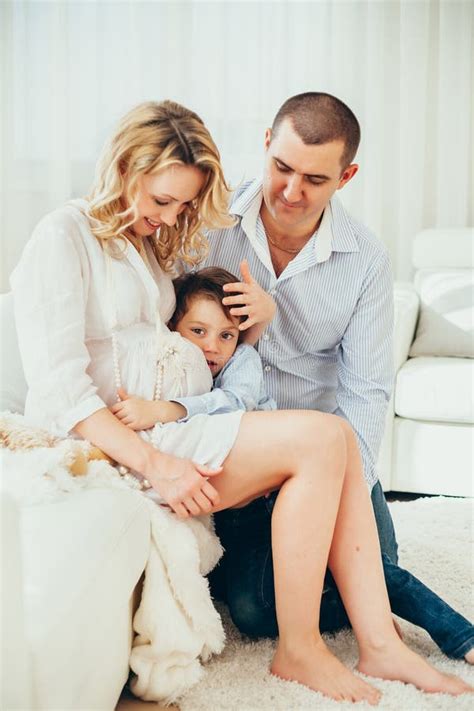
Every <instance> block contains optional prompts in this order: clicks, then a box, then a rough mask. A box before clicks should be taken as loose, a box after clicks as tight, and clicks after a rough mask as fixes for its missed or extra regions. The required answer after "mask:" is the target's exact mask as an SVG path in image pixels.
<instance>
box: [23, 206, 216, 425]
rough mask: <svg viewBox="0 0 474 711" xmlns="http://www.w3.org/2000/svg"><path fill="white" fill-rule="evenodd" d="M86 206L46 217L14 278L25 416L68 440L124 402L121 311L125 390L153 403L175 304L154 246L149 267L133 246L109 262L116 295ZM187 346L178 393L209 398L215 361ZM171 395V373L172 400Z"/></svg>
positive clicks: (186, 343) (165, 384)
mask: <svg viewBox="0 0 474 711" xmlns="http://www.w3.org/2000/svg"><path fill="white" fill-rule="evenodd" d="M87 207H88V204H87V202H85V201H84V200H74V201H71V202H70V203H68V204H67V205H66V206H65V207H63V208H60V209H59V210H56V211H55V212H52V213H51V214H49V215H47V216H46V217H44V218H43V219H42V220H41V221H40V222H39V224H38V225H37V227H36V228H35V230H34V232H33V235H32V237H31V239H30V240H29V242H28V243H27V245H26V247H25V249H24V252H23V254H22V257H21V259H20V262H19V264H18V266H17V267H16V269H15V270H14V272H13V274H12V277H11V284H12V289H13V294H14V304H15V321H16V327H17V332H18V342H19V348H20V354H21V358H22V363H23V368H24V371H25V377H26V381H27V384H28V393H27V398H26V404H25V415H26V417H27V418H28V420H29V421H30V422H31V423H32V424H36V425H37V426H41V427H44V428H46V429H48V430H49V431H51V432H53V433H54V434H57V435H59V436H65V435H66V434H68V433H69V432H70V430H72V429H73V428H74V426H75V425H76V424H77V423H78V422H80V421H81V420H83V419H85V418H86V417H88V416H89V415H92V414H93V413H94V412H96V411H97V410H100V409H102V408H104V407H109V406H110V405H112V404H113V403H114V402H116V400H117V393H116V384H115V379H114V368H113V357H112V339H111V333H112V322H111V320H112V313H113V312H115V314H116V332H117V344H118V359H119V369H120V375H121V381H122V385H123V387H124V388H125V389H126V390H127V392H129V393H130V394H133V395H137V396H139V397H143V398H146V399H152V398H153V396H154V387H155V381H156V352H157V318H158V319H159V322H160V323H166V322H167V321H168V320H169V318H170V317H171V315H172V313H173V310H174V307H175V295H174V289H173V284H172V281H171V278H170V276H169V275H167V274H165V273H164V272H163V271H162V270H161V268H160V266H159V264H158V262H157V260H156V258H155V256H154V254H153V251H152V249H151V245H149V244H148V241H147V240H144V247H145V249H146V252H147V256H148V262H149V268H148V267H147V266H146V264H145V262H144V260H143V259H142V257H141V256H140V255H139V253H138V252H137V250H136V249H135V247H133V245H132V244H130V243H129V242H127V244H126V245H125V247H124V251H123V255H122V257H121V258H112V259H110V260H109V264H110V269H111V272H112V277H113V282H114V285H115V286H114V289H113V290H112V291H113V292H114V293H113V294H111V293H110V292H111V290H110V289H109V288H108V279H107V266H106V265H107V258H106V255H105V253H104V251H103V249H102V246H101V244H100V242H99V240H98V239H97V238H96V237H95V236H94V235H93V234H92V232H91V230H90V223H89V218H88V217H87V215H86V211H87ZM111 299H113V300H114V307H113V309H112V308H111ZM163 329H165V330H167V329H166V328H165V327H163ZM182 341H183V348H184V350H185V351H186V353H187V356H188V360H190V361H193V367H192V368H189V369H188V371H189V372H188V373H187V375H186V378H187V381H186V385H185V387H184V391H183V392H182V393H179V394H187V395H194V394H202V393H203V392H207V391H208V390H209V389H210V387H211V385H212V376H211V374H210V371H209V368H208V366H207V363H206V360H205V358H204V356H203V354H202V352H201V351H200V349H199V348H197V347H196V346H195V345H194V344H192V343H191V342H190V341H186V339H182ZM168 389H169V381H167V379H166V371H165V373H164V380H163V396H166V392H167V390H168ZM174 394H177V393H174Z"/></svg>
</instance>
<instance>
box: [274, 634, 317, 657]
mask: <svg viewBox="0 0 474 711" xmlns="http://www.w3.org/2000/svg"><path fill="white" fill-rule="evenodd" d="M318 648H320V649H321V650H322V649H325V648H326V645H325V644H324V642H323V639H322V637H321V635H320V634H319V632H316V633H314V634H310V635H307V634H305V635H284V636H282V635H280V637H279V639H278V651H279V653H280V654H284V655H285V657H291V658H293V659H297V658H299V657H302V656H306V654H307V651H308V649H318Z"/></svg>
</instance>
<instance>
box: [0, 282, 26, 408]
mask: <svg viewBox="0 0 474 711" xmlns="http://www.w3.org/2000/svg"><path fill="white" fill-rule="evenodd" d="M0 328H1V336H0V340H1V349H2V350H1V357H0V412H3V411H5V410H9V411H10V412H19V413H20V414H23V412H24V409H25V400H26V391H27V389H28V388H27V385H26V380H25V375H24V373H23V366H22V363H21V357H20V351H19V348H18V339H17V335H16V327H15V317H14V313H13V294H12V293H9V294H0Z"/></svg>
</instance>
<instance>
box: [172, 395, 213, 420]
mask: <svg viewBox="0 0 474 711" xmlns="http://www.w3.org/2000/svg"><path fill="white" fill-rule="evenodd" d="M171 402H177V403H178V405H182V406H183V407H184V408H185V410H186V415H185V416H184V417H182V418H181V419H180V420H178V422H186V420H189V418H190V417H194V415H202V414H206V413H207V408H206V406H205V403H203V402H202V401H201V398H200V397H199V396H197V395H195V396H193V397H174V398H173V399H172V400H171Z"/></svg>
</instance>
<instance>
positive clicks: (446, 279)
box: [410, 269, 474, 358]
mask: <svg viewBox="0 0 474 711" xmlns="http://www.w3.org/2000/svg"><path fill="white" fill-rule="evenodd" d="M415 288H416V290H417V291H418V293H419V295H420V302H421V303H420V318H419V321H418V327H417V330H416V337H415V340H414V342H413V344H412V347H411V350H410V355H411V356H421V355H426V356H429V355H435V356H436V355H439V356H459V357H462V358H473V357H474V270H472V269H421V270H420V271H418V272H417V273H416V275H415Z"/></svg>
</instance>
